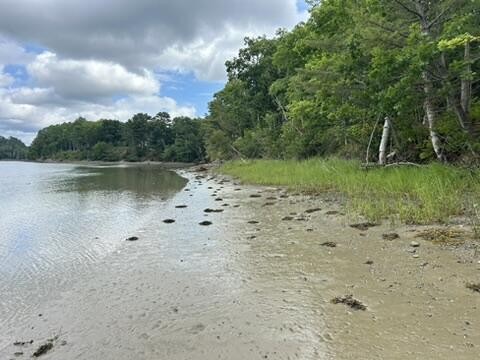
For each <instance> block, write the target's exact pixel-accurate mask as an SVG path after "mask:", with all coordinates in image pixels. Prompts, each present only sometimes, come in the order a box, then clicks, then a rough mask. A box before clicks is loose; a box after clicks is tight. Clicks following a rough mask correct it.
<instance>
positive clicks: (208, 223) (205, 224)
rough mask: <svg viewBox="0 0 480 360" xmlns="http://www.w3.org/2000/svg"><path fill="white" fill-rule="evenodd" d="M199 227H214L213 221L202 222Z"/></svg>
mask: <svg viewBox="0 0 480 360" xmlns="http://www.w3.org/2000/svg"><path fill="white" fill-rule="evenodd" d="M199 225H202V226H210V225H212V222H211V221H202V222H201V223H199Z"/></svg>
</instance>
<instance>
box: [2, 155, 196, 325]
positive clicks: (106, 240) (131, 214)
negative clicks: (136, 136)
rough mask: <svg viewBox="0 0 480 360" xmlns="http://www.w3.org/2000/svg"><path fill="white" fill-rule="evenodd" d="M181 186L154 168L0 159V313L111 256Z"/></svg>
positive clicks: (171, 174) (180, 181)
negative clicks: (36, 162) (4, 160)
mask: <svg viewBox="0 0 480 360" xmlns="http://www.w3.org/2000/svg"><path fill="white" fill-rule="evenodd" d="M186 182H187V181H186V180H185V179H183V178H182V177H180V176H178V175H177V174H175V173H174V172H170V171H166V170H163V169H162V168H160V167H158V166H154V165H145V166H140V165H137V166H102V167H99V166H96V167H89V166H81V167H79V166H75V165H65V164H32V163H15V162H0V205H1V206H0V313H2V314H11V315H13V314H14V313H15V311H12V310H13V309H15V307H16V306H19V305H21V304H22V303H25V304H27V303H31V299H30V300H29V299H28V298H27V297H28V296H38V297H42V296H46V295H48V293H49V288H48V286H47V287H46V286H44V285H45V284H51V285H52V286H58V285H61V284H58V282H65V281H67V279H68V273H69V272H75V271H77V270H78V269H79V268H81V267H88V266H89V265H91V264H92V263H93V262H94V261H95V260H96V259H99V258H101V257H103V256H105V255H106V254H108V253H111V252H112V251H114V250H115V249H116V248H117V247H118V244H119V243H120V242H121V240H122V239H123V238H124V237H126V236H128V235H131V234H132V233H133V232H135V231H136V230H137V229H139V228H140V227H141V226H143V225H144V224H146V223H148V222H151V221H153V220H154V219H153V217H154V212H155V211H156V209H158V208H159V207H161V206H163V203H164V200H166V199H168V198H169V197H171V196H173V195H174V194H175V193H176V192H178V191H179V190H181V189H182V188H183V187H184V186H185V184H186ZM66 274H67V275H66ZM1 294H8V296H2V295H1ZM28 294H30V295H28ZM9 310H10V311H9ZM6 320H7V319H6V317H2V319H0V322H2V321H6Z"/></svg>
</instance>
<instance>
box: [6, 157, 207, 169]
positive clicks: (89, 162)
mask: <svg viewBox="0 0 480 360" xmlns="http://www.w3.org/2000/svg"><path fill="white" fill-rule="evenodd" d="M0 162H26V163H38V164H72V165H106V166H109V165H111V166H113V165H155V166H162V167H165V168H167V169H187V168H191V167H194V166H198V165H201V164H198V163H182V162H162V161H92V160H76V161H58V160H51V159H47V160H13V159H2V160H0Z"/></svg>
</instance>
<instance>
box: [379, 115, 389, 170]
mask: <svg viewBox="0 0 480 360" xmlns="http://www.w3.org/2000/svg"><path fill="white" fill-rule="evenodd" d="M389 138H390V118H389V117H388V116H387V117H385V124H384V125H383V133H382V141H381V142H380V148H379V150H378V164H379V165H385V164H386V163H387V146H388V139H389Z"/></svg>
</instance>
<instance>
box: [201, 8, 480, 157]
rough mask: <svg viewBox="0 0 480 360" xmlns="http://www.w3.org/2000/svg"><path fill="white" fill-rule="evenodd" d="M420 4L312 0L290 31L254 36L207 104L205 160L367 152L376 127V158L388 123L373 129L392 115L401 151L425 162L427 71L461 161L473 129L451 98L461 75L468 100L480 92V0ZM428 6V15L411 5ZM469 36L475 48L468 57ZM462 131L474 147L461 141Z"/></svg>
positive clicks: (444, 135)
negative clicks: (301, 20) (464, 126)
mask: <svg viewBox="0 0 480 360" xmlns="http://www.w3.org/2000/svg"><path fill="white" fill-rule="evenodd" d="M425 4H426V2H420V1H417V0H404V1H402V2H397V1H395V2H392V1H389V0H355V1H347V0H323V1H312V2H311V3H310V19H309V20H308V21H306V22H305V23H300V24H298V25H297V26H296V27H295V28H294V29H293V30H292V31H285V30H280V31H278V32H277V34H276V36H275V37H274V38H271V39H267V38H265V37H261V38H256V39H248V38H247V39H246V41H245V47H244V48H243V49H241V50H240V52H239V54H238V56H237V57H236V58H234V59H232V60H231V61H228V62H227V64H226V65H227V73H228V79H229V80H228V83H227V84H226V86H225V88H224V89H223V90H222V91H220V92H219V93H217V94H216V95H215V98H214V99H213V101H212V102H211V103H210V114H209V117H208V129H209V131H207V138H206V140H205V141H206V147H207V153H208V155H209V156H210V158H212V159H213V158H224V159H230V158H232V157H246V158H256V157H272V158H300V159H302V158H308V157H311V156H317V155H322V156H325V155H331V154H337V155H341V156H345V157H349V158H362V159H363V158H364V156H365V153H366V150H367V147H368V146H369V143H370V135H371V134H372V132H373V138H372V143H371V144H370V146H371V151H370V155H371V156H372V157H371V160H375V155H374V154H373V153H374V152H375V151H372V149H378V146H379V142H380V137H381V130H382V126H377V128H376V130H375V131H374V128H375V123H376V122H377V121H378V120H383V118H384V117H386V116H388V117H389V118H390V119H391V123H392V125H393V136H392V138H391V140H390V144H389V151H390V152H391V153H394V154H395V156H394V158H395V159H397V160H409V161H429V160H431V159H434V158H435V153H434V151H433V148H432V145H431V143H430V142H431V141H430V139H429V136H430V133H429V129H428V127H427V126H426V125H427V124H426V123H425V121H424V117H425V109H424V102H425V99H426V93H425V91H426V90H425V79H424V74H429V75H428V76H430V78H431V89H430V90H429V94H428V96H429V97H430V101H431V103H432V104H433V106H434V107H435V114H436V115H437V116H438V119H437V121H435V125H434V127H435V129H434V130H436V131H437V132H438V133H439V137H440V138H441V140H442V147H443V151H444V152H445V154H446V155H447V157H448V158H449V159H450V160H456V159H459V158H461V157H462V156H464V155H465V153H466V152H468V151H470V152H471V149H472V148H476V147H478V146H479V144H480V137H479V136H477V135H478V134H472V133H471V134H469V136H468V137H466V136H465V134H462V131H463V132H465V130H464V129H461V126H460V122H459V121H458V120H456V121H455V117H457V118H458V116H459V115H458V107H455V105H456V104H457V103H459V102H460V82H461V81H463V80H471V81H472V83H473V87H472V100H473V102H475V100H478V97H479V95H480V88H479V87H478V79H479V75H478V74H479V70H480V69H479V62H478V59H479V58H480V57H479V55H480V54H479V51H478V46H476V45H477V43H478V42H479V41H478V39H479V33H478V29H479V26H480V20H479V19H480V16H478V9H479V8H480V0H471V1H460V0H439V1H435V2H428V6H427V5H425ZM422 7H423V10H424V14H423V15H422V14H418V13H416V12H417V11H419V10H418V9H421V8H422ZM422 16H424V18H422ZM424 20H425V21H427V22H428V29H425V23H424V22H423V21H424ZM466 43H470V44H472V47H471V49H472V54H471V56H470V57H468V58H466V59H465V58H464V52H463V50H464V49H463V47H464V46H465V44H466ZM473 45H475V46H473ZM467 65H468V66H470V67H471V69H470V68H469V67H467ZM470 113H471V114H473V109H467V111H466V114H467V116H470ZM272 119H275V121H271V120H272ZM467 120H468V121H469V122H471V123H472V124H473V126H472V129H469V131H470V132H474V131H475V130H474V129H476V128H479V127H480V125H479V122H478V120H476V119H475V118H474V116H473V115H472V119H467ZM381 123H382V122H380V125H381ZM479 133H480V131H479ZM467 139H468V142H469V144H468V146H465V144H463V145H462V144H461V143H462V142H464V143H465V142H466V141H467ZM469 149H470V150H469Z"/></svg>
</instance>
